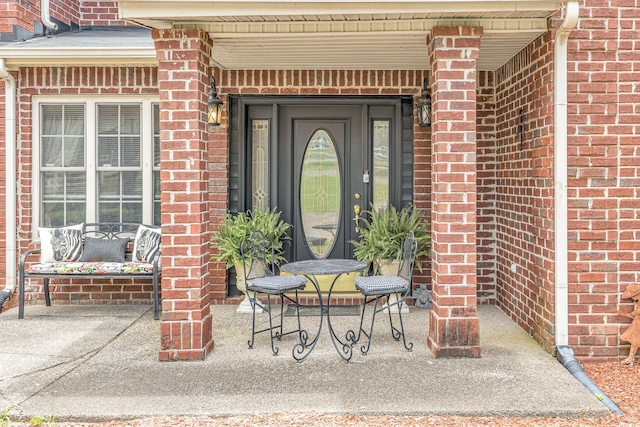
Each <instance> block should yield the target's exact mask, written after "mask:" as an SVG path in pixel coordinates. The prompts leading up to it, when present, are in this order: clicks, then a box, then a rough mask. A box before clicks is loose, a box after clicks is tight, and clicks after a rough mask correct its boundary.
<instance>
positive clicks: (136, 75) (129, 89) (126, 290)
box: [0, 67, 158, 309]
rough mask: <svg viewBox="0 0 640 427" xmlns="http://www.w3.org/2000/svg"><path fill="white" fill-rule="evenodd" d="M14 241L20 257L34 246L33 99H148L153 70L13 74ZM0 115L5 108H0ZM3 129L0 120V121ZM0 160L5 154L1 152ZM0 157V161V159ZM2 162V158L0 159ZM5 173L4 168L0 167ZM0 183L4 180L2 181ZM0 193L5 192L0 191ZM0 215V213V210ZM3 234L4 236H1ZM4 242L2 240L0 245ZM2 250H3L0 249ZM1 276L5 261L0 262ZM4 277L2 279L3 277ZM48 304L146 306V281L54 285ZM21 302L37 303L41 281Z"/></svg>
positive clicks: (61, 69)
mask: <svg viewBox="0 0 640 427" xmlns="http://www.w3.org/2000/svg"><path fill="white" fill-rule="evenodd" d="M16 80H17V86H18V101H19V106H18V112H17V114H18V117H19V119H18V132H19V134H18V138H17V145H18V147H19V148H18V153H17V156H18V159H17V167H18V180H19V181H18V208H17V209H18V212H17V224H18V242H17V252H18V254H22V253H23V252H24V251H25V250H27V249H32V248H34V247H35V245H34V243H33V242H32V219H31V218H32V215H33V206H32V199H33V195H32V187H31V183H32V180H33V178H34V177H33V174H32V167H33V165H32V138H33V137H34V135H32V97H33V96H34V95H84V96H88V97H90V96H94V95H96V96H97V95H115V94H122V95H149V94H157V93H158V89H157V87H158V77H157V70H156V69H155V68H153V67H140V68H134V67H130V68H128V67H122V68H118V67H104V68H103V67H46V68H34V69H22V70H21V71H20V73H19V75H18V78H17V79H16ZM0 115H1V116H4V108H3V109H0ZM0 126H4V119H3V117H2V121H1V122H0ZM2 155H4V152H3V153H2ZM0 158H1V156H0ZM0 161H1V162H3V161H4V159H2V160H0ZM2 170H3V171H4V168H2ZM3 182H4V181H3ZM3 193H4V192H3ZM2 212H4V208H2ZM2 232H3V231H2ZM3 241H4V240H3ZM2 248H4V245H2ZM0 271H2V272H3V271H4V256H3V257H1V258H0ZM2 277H3V278H4V274H2ZM51 286H52V288H51V290H52V299H53V300H54V303H55V304H62V303H67V302H71V301H73V303H83V304H84V303H86V304H103V303H122V304H124V303H131V301H133V302H134V303H140V304H148V303H149V301H151V298H152V296H151V291H152V289H151V286H152V285H151V281H150V280H148V281H142V280H136V281H135V282H134V281H131V280H118V279H114V280H94V281H87V280H74V281H72V282H69V281H62V280H53V281H52V283H51ZM26 291H27V292H26V294H25V299H27V300H41V299H43V296H42V281H41V280H33V281H31V282H29V283H27V284H26ZM17 298H18V295H17V293H14V294H13V295H12V296H11V298H10V300H9V301H8V302H6V303H5V308H6V309H8V308H10V307H14V306H15V305H17Z"/></svg>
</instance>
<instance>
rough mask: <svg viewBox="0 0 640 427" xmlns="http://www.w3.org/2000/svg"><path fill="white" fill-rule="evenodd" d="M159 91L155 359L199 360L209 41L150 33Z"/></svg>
mask: <svg viewBox="0 0 640 427" xmlns="http://www.w3.org/2000/svg"><path fill="white" fill-rule="evenodd" d="M153 39H154V41H155V46H156V55H157V58H158V82H159V83H158V85H159V91H160V94H159V95H160V182H161V184H160V185H161V192H162V199H161V200H162V323H161V325H160V328H161V339H162V341H161V350H160V360H197V359H204V358H205V357H206V355H207V354H208V353H209V352H210V351H211V350H212V349H213V338H212V333H211V314H210V312H209V298H210V296H209V286H210V277H209V268H208V267H209V258H210V254H209V237H210V232H209V209H208V197H209V192H208V187H209V186H208V181H209V176H208V168H207V159H208V147H207V141H208V129H207V122H206V112H207V96H208V92H209V86H210V85H209V58H210V57H211V39H209V37H208V35H207V33H206V32H204V31H201V30H197V29H188V30H154V31H153Z"/></svg>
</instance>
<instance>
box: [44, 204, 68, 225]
mask: <svg viewBox="0 0 640 427" xmlns="http://www.w3.org/2000/svg"><path fill="white" fill-rule="evenodd" d="M62 225H66V224H65V219H64V203H43V204H42V226H43V227H60V226H62Z"/></svg>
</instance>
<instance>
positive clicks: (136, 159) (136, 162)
mask: <svg viewBox="0 0 640 427" xmlns="http://www.w3.org/2000/svg"><path fill="white" fill-rule="evenodd" d="M120 143H121V144H122V166H128V167H138V166H140V164H141V163H140V137H138V136H128V137H122V138H121V139H120Z"/></svg>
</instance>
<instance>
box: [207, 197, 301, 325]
mask: <svg viewBox="0 0 640 427" xmlns="http://www.w3.org/2000/svg"><path fill="white" fill-rule="evenodd" d="M281 214H282V212H281V211H279V210H278V208H276V207H274V208H273V209H266V210H264V211H263V210H260V209H254V210H248V211H244V212H238V213H237V214H235V215H233V214H231V213H229V212H227V213H226V214H225V215H224V217H223V219H222V222H221V223H220V225H219V226H218V230H217V232H216V233H214V235H213V236H212V237H211V246H212V247H213V248H216V249H217V253H216V254H215V255H213V256H212V260H214V261H217V262H222V261H224V262H225V264H226V268H227V269H230V268H231V267H235V269H236V276H237V280H236V286H237V287H238V290H240V291H241V292H243V293H245V294H246V287H245V283H244V277H243V269H244V265H243V264H244V263H246V262H247V261H248V260H247V259H243V257H242V253H241V251H240V246H241V244H242V242H243V241H244V240H245V239H247V238H249V236H251V233H253V232H254V231H261V232H262V234H264V236H265V237H266V238H267V239H269V240H271V241H273V242H274V250H273V252H272V251H271V248H267V249H266V250H265V258H266V261H267V262H269V263H271V262H273V263H274V264H276V265H279V264H280V263H281V262H282V261H284V260H285V258H284V257H283V256H282V253H283V247H284V241H285V240H289V239H290V238H289V236H288V235H287V231H288V230H289V228H291V224H288V223H287V222H285V221H283V220H282V219H281V218H280V216H281ZM238 312H251V306H250V303H249V300H248V298H247V297H246V295H245V299H244V301H243V302H242V303H241V304H240V307H239V308H238Z"/></svg>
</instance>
